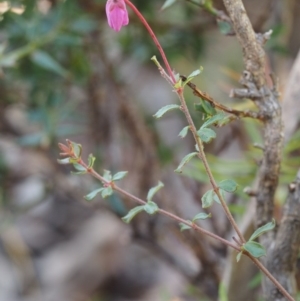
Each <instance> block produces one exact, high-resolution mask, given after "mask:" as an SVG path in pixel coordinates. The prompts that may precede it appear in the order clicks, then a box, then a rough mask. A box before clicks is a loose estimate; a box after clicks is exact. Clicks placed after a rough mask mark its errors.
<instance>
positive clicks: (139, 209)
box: [122, 206, 144, 224]
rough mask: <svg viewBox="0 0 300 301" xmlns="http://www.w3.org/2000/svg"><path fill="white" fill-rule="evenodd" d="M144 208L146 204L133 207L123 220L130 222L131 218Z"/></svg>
mask: <svg viewBox="0 0 300 301" xmlns="http://www.w3.org/2000/svg"><path fill="white" fill-rule="evenodd" d="M143 210H144V206H137V207H135V208H132V209H131V210H130V211H129V212H128V213H127V214H126V215H125V216H124V217H122V220H123V221H124V222H125V223H127V224H129V223H130V222H131V220H132V219H133V218H134V217H135V216H136V215H137V214H138V213H139V212H141V211H143Z"/></svg>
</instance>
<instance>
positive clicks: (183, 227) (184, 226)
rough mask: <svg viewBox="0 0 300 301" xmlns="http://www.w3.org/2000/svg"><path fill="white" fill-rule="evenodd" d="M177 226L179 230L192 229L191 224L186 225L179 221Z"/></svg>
mask: <svg viewBox="0 0 300 301" xmlns="http://www.w3.org/2000/svg"><path fill="white" fill-rule="evenodd" d="M179 227H180V231H181V232H182V231H184V230H189V229H192V227H191V226H188V225H186V224H184V223H179Z"/></svg>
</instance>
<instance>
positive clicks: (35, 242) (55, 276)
mask: <svg viewBox="0 0 300 301" xmlns="http://www.w3.org/2000/svg"><path fill="white" fill-rule="evenodd" d="M133 2H134V4H135V5H136V6H137V7H138V8H139V9H140V11H141V12H142V13H143V14H144V16H145V17H146V19H147V20H148V22H149V23H150V24H151V26H152V28H153V30H154V31H155V32H156V34H157V36H158V39H159V40H160V41H161V44H162V46H163V48H164V49H165V52H166V54H167V57H168V58H169V60H170V62H171V66H172V67H173V68H174V70H175V71H176V72H179V73H180V74H184V75H188V74H190V73H191V72H192V71H194V70H195V69H197V68H199V67H200V66H203V68H204V70H203V72H202V74H201V75H200V76H199V77H197V78H196V79H195V80H194V83H196V84H197V85H198V87H199V88H201V89H202V90H203V91H206V92H208V93H209V94H210V95H211V96H212V97H214V98H215V99H216V100H217V101H219V102H221V103H223V104H227V105H229V106H232V107H234V108H237V109H255V108H253V107H252V104H251V102H250V101H248V100H245V101H241V100H234V99H230V98H229V97H228V95H229V92H230V90H231V89H232V88H234V87H239V83H238V81H239V78H240V74H241V72H242V71H243V61H242V53H241V49H240V47H239V45H238V43H237V41H236V39H235V37H234V36H232V35H231V36H230V35H229V36H228V35H226V34H228V33H230V32H231V29H230V27H229V26H228V24H226V23H223V22H216V20H215V17H214V16H212V15H210V14H209V13H208V12H206V11H204V10H203V9H202V8H201V6H199V3H201V1H200V0H190V1H189V0H181V1H180V0H178V1H177V2H176V3H175V4H174V5H173V6H171V7H170V8H168V9H166V10H164V11H161V10H160V8H161V7H162V5H163V4H164V1H163V0H151V1H144V0H134V1H133ZM105 3H106V1H104V0H39V1H37V0H36V1H33V0H23V1H21V0H19V1H18V0H16V1H0V67H1V70H0V301H41V300H43V301H131V300H132V301H138V300H140V301H181V300H182V301H183V300H184V301H185V300H186V301H194V300H201V301H209V300H218V299H219V300H221V301H226V300H230V301H234V300H237V301H240V300H243V301H247V300H249V301H250V300H252V301H253V300H258V301H259V300H263V299H262V298H261V290H260V281H261V276H260V273H259V272H258V271H257V270H256V269H255V267H254V266H253V265H252V264H250V263H249V262H247V260H244V259H243V260H242V262H241V264H240V265H239V266H238V268H237V267H236V264H235V255H236V254H231V252H229V250H227V248H226V247H225V246H224V245H222V244H220V243H219V242H217V241H214V240H212V239H210V238H208V237H204V236H202V235H200V234H199V233H194V232H193V231H185V232H183V233H181V232H180V229H179V226H178V224H177V223H175V222H174V221H172V220H169V219H167V218H165V217H162V216H159V215H154V216H149V215H147V214H145V213H141V214H139V215H138V216H137V217H136V218H134V220H133V221H132V222H131V223H130V224H129V225H127V224H125V223H124V222H122V220H121V217H122V216H124V215H126V213H127V212H128V210H130V209H131V208H132V207H134V206H135V205H136V204H134V203H133V202H132V201H130V200H128V199H126V198H123V197H121V196H119V195H117V194H113V195H112V196H110V197H109V198H108V199H105V200H103V199H102V198H101V196H97V197H96V198H95V199H94V200H93V201H91V202H87V201H85V200H84V198H83V197H84V196H85V195H86V194H88V193H89V192H90V191H92V190H93V189H95V188H98V187H100V183H98V182H97V181H95V180H94V179H93V178H91V177H90V176H88V175H83V176H79V175H73V174H71V173H70V171H71V170H72V169H71V167H70V166H66V165H63V166H62V165H59V164H58V163H57V159H58V158H59V152H60V151H59V149H58V147H57V143H58V142H64V141H65V139H67V138H68V139H71V140H73V141H76V142H77V143H80V144H82V145H83V158H87V156H88V155H89V154H90V153H93V154H94V156H95V157H96V158H97V160H96V162H95V168H96V170H97V171H99V173H101V174H102V173H103V169H108V170H111V171H112V172H117V171H121V170H127V171H129V174H128V175H127V177H126V178H125V179H124V180H122V181H121V182H120V186H121V187H123V188H125V189H126V190H127V191H129V192H131V193H132V194H134V195H136V196H139V197H141V198H145V197H146V195H147V192H148V190H149V189H150V188H151V187H153V186H155V185H156V184H157V182H158V180H161V181H162V182H163V183H164V184H165V187H164V188H163V189H162V190H161V191H160V192H159V193H158V194H157V195H156V196H155V198H154V201H155V202H157V204H158V205H159V206H160V207H162V208H164V209H167V210H169V211H171V212H174V213H176V214H178V215H179V216H181V217H183V218H185V219H191V218H193V216H195V215H196V214H197V213H199V212H202V211H203V209H202V207H201V196H202V195H203V193H204V192H205V191H207V190H208V189H209V188H210V186H209V184H208V180H207V177H206V175H205V173H204V170H203V166H202V164H201V163H200V162H199V161H197V160H195V161H191V162H190V163H189V164H188V165H187V166H186V168H185V169H184V172H183V174H181V175H178V174H176V173H174V169H176V168H177V166H178V164H179V162H180V160H181V159H182V157H183V156H184V155H186V154H188V153H189V152H192V151H193V150H194V142H193V139H192V137H191V136H190V135H188V136H187V137H186V138H184V139H182V138H180V137H178V134H179V132H180V131H181V129H182V128H183V127H184V126H186V121H185V120H184V118H183V116H182V114H180V113H179V112H175V111H172V112H170V113H168V114H167V115H166V116H164V117H163V118H162V119H159V120H154V118H153V114H154V113H155V112H156V111H157V110H158V109H160V108H161V107H162V106H164V105H167V104H172V103H178V99H177V98H176V95H175V93H173V92H172V88H171V87H170V86H169V85H168V83H166V81H165V80H164V79H163V78H162V77H161V76H160V74H159V72H158V70H157V68H156V66H155V65H154V64H153V62H151V60H150V58H151V57H152V56H153V55H156V56H157V57H158V59H159V60H160V61H161V58H160V56H159V53H158V51H157V49H156V48H155V47H154V45H153V42H152V40H151V39H150V37H149V36H148V34H147V32H146V30H145V28H144V27H143V26H142V25H141V23H140V22H139V20H138V19H137V18H136V16H135V15H133V13H132V11H130V9H129V8H128V11H129V15H130V23H129V25H128V26H127V27H124V28H122V30H121V32H120V33H116V32H114V31H113V30H112V29H111V28H109V26H108V24H107V21H106V15H105ZM244 4H245V6H246V9H247V12H248V13H249V16H250V19H251V21H252V23H253V26H254V28H255V30H256V31H257V32H264V31H266V30H269V29H273V35H272V37H271V39H270V40H269V41H268V43H267V44H266V48H265V49H266V52H267V55H268V65H267V69H268V70H269V71H271V70H272V72H274V73H275V75H276V77H278V78H279V90H280V92H281V94H282V95H283V96H284V93H285V87H286V84H287V81H288V75H289V73H290V70H291V68H292V65H293V62H294V60H295V58H296V55H297V52H298V49H299V47H300V35H299V29H300V18H299V16H300V3H299V1H297V0H286V1H280V0H273V1H272V0H271V1H270V0H245V1H244ZM214 5H215V7H217V8H218V9H223V6H222V1H221V0H216V1H214ZM283 98H284V97H283ZM186 99H187V102H188V105H189V107H190V109H191V114H192V116H193V118H194V120H195V123H196V125H197V127H198V126H200V125H201V124H202V122H203V113H202V112H201V111H197V109H196V108H197V106H196V107H195V104H199V103H200V100H199V99H197V98H195V96H193V95H192V93H191V92H190V91H188V89H186ZM288 101H289V100H286V102H283V106H287V109H286V110H285V115H284V118H285V123H286V129H288V130H289V131H288V132H287V135H286V145H285V149H284V155H283V156H284V158H283V165H282V171H281V173H282V175H281V182H280V187H279V189H278V191H277V194H276V217H277V218H278V219H280V215H281V208H282V205H283V204H284V202H285V197H286V195H287V189H286V187H287V184H288V183H290V182H291V181H292V180H293V179H294V177H295V175H296V172H297V170H298V167H299V163H300V158H299V147H300V132H299V131H298V118H297V116H300V115H299V114H300V112H298V113H297V110H299V109H298V107H299V105H297V103H288ZM289 110H290V111H289ZM295 112H296V115H295ZM291 114H294V115H293V116H296V117H293V118H291V117H290V116H292V115H291ZM297 114H298V115H297ZM253 143H261V144H262V143H263V138H262V136H261V125H260V123H258V122H255V121H253V120H249V119H245V120H240V121H234V122H232V123H230V124H229V125H226V126H225V127H223V128H220V129H217V139H216V140H215V141H213V142H212V143H210V144H209V145H207V146H206V151H207V154H208V158H209V162H210V164H211V167H212V170H213V172H214V174H215V176H216V179H217V180H220V179H226V178H232V179H234V180H235V181H236V182H237V183H238V184H239V189H238V191H237V193H236V194H234V195H227V196H226V199H227V201H228V203H229V206H230V208H231V210H232V212H233V213H234V214H235V217H236V218H237V220H238V221H239V223H240V226H241V228H242V229H243V231H244V232H245V233H248V232H249V231H250V233H251V232H252V230H253V226H252V218H253V215H254V214H255V213H254V209H255V206H254V205H253V204H252V203H251V202H250V199H249V197H248V196H247V195H246V194H244V193H243V189H244V187H246V186H251V184H252V182H253V180H254V177H255V174H256V170H257V166H258V164H259V162H260V157H261V150H259V149H257V148H254V147H253ZM205 212H206V213H208V212H211V213H212V218H211V219H209V220H205V221H201V222H200V223H199V224H200V225H201V226H202V227H204V228H206V229H208V230H211V231H213V232H214V233H216V234H218V235H220V236H222V237H226V238H228V239H231V236H232V233H231V227H230V225H229V223H228V221H227V220H226V218H225V216H224V214H223V212H222V210H221V209H220V206H219V205H218V204H214V205H213V206H212V207H211V208H209V210H208V211H205Z"/></svg>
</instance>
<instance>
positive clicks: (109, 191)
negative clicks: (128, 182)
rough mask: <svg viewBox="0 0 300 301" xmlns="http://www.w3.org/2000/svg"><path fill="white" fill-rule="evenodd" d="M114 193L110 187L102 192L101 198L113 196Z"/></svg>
mask: <svg viewBox="0 0 300 301" xmlns="http://www.w3.org/2000/svg"><path fill="white" fill-rule="evenodd" d="M113 192H114V191H113V189H112V188H111V187H110V186H108V187H106V188H104V189H103V190H102V191H101V196H102V197H103V198H104V199H105V198H106V197H108V196H110V195H112V194H113Z"/></svg>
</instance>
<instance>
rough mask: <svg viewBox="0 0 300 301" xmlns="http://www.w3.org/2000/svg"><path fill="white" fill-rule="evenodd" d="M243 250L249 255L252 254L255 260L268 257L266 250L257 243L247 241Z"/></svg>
mask: <svg viewBox="0 0 300 301" xmlns="http://www.w3.org/2000/svg"><path fill="white" fill-rule="evenodd" d="M243 249H244V250H245V251H247V252H248V253H250V254H251V255H252V256H253V257H255V258H259V257H261V256H264V255H266V250H265V248H264V247H263V246H262V245H261V244H259V243H258V242H255V241H247V242H246V243H245V244H244V245H243Z"/></svg>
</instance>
